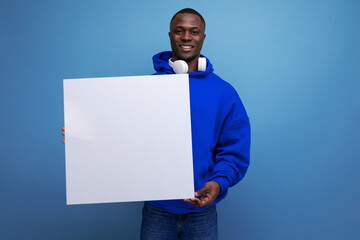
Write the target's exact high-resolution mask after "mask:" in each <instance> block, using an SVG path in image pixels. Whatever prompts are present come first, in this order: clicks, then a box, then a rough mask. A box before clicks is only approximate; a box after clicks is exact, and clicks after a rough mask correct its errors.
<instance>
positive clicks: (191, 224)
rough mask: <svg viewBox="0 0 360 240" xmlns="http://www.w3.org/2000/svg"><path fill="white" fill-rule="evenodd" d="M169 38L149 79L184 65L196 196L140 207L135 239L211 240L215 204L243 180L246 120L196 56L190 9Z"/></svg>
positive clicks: (200, 25) (229, 91) (198, 25)
mask: <svg viewBox="0 0 360 240" xmlns="http://www.w3.org/2000/svg"><path fill="white" fill-rule="evenodd" d="M169 37H170V42H171V48H172V52H161V53H158V54H156V55H155V56H154V57H153V62H154V68H155V70H156V71H157V72H156V73H155V74H174V69H175V68H174V69H173V68H172V67H171V66H170V65H173V64H174V62H176V61H179V60H183V61H185V62H186V64H185V63H183V62H180V63H181V64H180V65H181V66H183V64H185V65H186V69H187V72H188V73H189V85H190V109H191V127H192V145H193V163H194V184H195V190H196V192H195V197H194V198H192V199H185V200H166V201H150V202H146V203H145V205H144V208H143V219H142V225H141V239H143V240H145V239H146V240H150V239H155V240H162V239H164V240H172V239H199V240H215V239H217V213H216V206H215V204H217V203H218V202H220V201H221V200H222V199H224V197H225V196H226V194H227V189H228V188H229V187H231V186H233V185H235V184H236V183H238V182H239V181H240V180H241V179H242V178H243V177H244V175H245V173H246V170H247V168H248V165H249V150H250V125H249V120H248V117H247V114H246V112H245V109H244V106H243V104H242V103H241V100H240V98H239V96H238V94H237V93H236V91H235V90H234V88H233V87H232V86H231V85H230V84H228V83H227V82H225V81H224V80H222V79H221V78H219V77H218V76H217V75H216V74H214V73H213V68H212V64H211V63H210V61H209V60H208V59H207V58H205V57H204V56H201V55H200V51H201V49H202V45H203V42H204V40H205V37H206V35H205V21H204V19H203V17H202V16H201V15H200V14H199V13H198V12H197V11H195V10H193V9H189V8H185V9H183V10H180V11H179V12H177V13H176V14H175V15H174V16H173V18H172V19H171V22H170V32H169ZM169 59H170V61H169ZM199 62H200V63H201V62H203V63H202V64H199ZM204 63H205V64H204ZM199 68H201V69H199ZM63 135H65V129H64V128H63Z"/></svg>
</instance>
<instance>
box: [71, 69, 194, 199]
mask: <svg viewBox="0 0 360 240" xmlns="http://www.w3.org/2000/svg"><path fill="white" fill-rule="evenodd" d="M64 107H65V128H66V130H65V131H66V134H65V135H66V136H65V141H66V143H65V157H66V197H67V204H85V203H106V202H127V201H146V200H165V199H184V198H192V197H194V177H193V162H192V143H191V122H190V97H189V78H188V75H187V74H177V75H159V76H157V75H152V76H134V77H111V78H88V79H64Z"/></svg>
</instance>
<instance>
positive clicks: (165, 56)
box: [152, 51, 214, 77]
mask: <svg viewBox="0 0 360 240" xmlns="http://www.w3.org/2000/svg"><path fill="white" fill-rule="evenodd" d="M172 55H173V54H172V51H165V52H160V53H158V54H156V55H154V56H153V58H152V59H153V63H154V69H155V71H156V72H157V73H158V74H166V73H167V74H174V71H173V69H172V68H171V67H170V66H169V63H168V61H169V59H170V58H172ZM201 57H205V56H203V55H201ZM205 58H206V62H207V66H206V70H205V71H204V72H190V73H189V75H190V76H194V77H195V76H198V77H206V76H207V75H209V74H210V73H212V72H213V71H214V69H213V66H212V64H211V63H210V61H209V59H208V58H207V57H205Z"/></svg>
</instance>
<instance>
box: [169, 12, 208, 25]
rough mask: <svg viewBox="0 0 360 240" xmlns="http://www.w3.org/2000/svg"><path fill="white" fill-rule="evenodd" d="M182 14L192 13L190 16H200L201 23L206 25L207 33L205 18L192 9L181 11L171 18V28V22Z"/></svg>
mask: <svg viewBox="0 0 360 240" xmlns="http://www.w3.org/2000/svg"><path fill="white" fill-rule="evenodd" d="M180 13H190V14H195V15H197V16H199V17H200V19H201V21H202V22H203V23H204V31H205V20H204V18H203V17H202V16H201V14H200V13H199V12H198V11H196V10H194V9H192V8H184V9H181V10H180V11H178V12H177V13H175V15H174V16H173V17H172V18H171V21H170V27H171V22H172V21H173V20H174V18H175V17H176V16H177V15H178V14H180Z"/></svg>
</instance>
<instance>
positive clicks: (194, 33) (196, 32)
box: [191, 31, 199, 35]
mask: <svg viewBox="0 0 360 240" xmlns="http://www.w3.org/2000/svg"><path fill="white" fill-rule="evenodd" d="M191 34H192V35H198V34H199V32H198V31H192V32H191Z"/></svg>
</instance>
